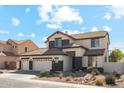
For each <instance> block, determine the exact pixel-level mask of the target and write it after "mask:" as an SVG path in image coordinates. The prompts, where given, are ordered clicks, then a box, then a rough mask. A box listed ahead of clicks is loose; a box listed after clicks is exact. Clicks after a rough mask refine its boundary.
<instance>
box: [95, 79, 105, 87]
mask: <svg viewBox="0 0 124 93" xmlns="http://www.w3.org/2000/svg"><path fill="white" fill-rule="evenodd" d="M103 83H104V81H103V80H100V79H98V80H96V81H95V85H97V86H103Z"/></svg>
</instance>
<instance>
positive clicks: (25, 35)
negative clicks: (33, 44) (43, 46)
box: [17, 33, 36, 37]
mask: <svg viewBox="0 0 124 93" xmlns="http://www.w3.org/2000/svg"><path fill="white" fill-rule="evenodd" d="M17 36H19V37H36V35H35V34H34V33H32V34H23V33H18V34H17Z"/></svg>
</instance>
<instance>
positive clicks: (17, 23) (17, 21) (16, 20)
mask: <svg viewBox="0 0 124 93" xmlns="http://www.w3.org/2000/svg"><path fill="white" fill-rule="evenodd" d="M12 24H13V25H14V26H18V25H19V24H20V21H19V19H17V18H12Z"/></svg>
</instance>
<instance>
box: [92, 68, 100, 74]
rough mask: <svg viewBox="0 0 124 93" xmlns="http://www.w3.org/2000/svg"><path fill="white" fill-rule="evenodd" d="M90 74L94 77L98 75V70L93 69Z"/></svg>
mask: <svg viewBox="0 0 124 93" xmlns="http://www.w3.org/2000/svg"><path fill="white" fill-rule="evenodd" d="M91 74H92V75H93V76H95V75H99V74H100V72H99V71H98V69H95V68H94V69H93V70H92V72H91Z"/></svg>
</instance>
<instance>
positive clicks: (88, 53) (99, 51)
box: [84, 49, 105, 56]
mask: <svg viewBox="0 0 124 93" xmlns="http://www.w3.org/2000/svg"><path fill="white" fill-rule="evenodd" d="M104 53H105V49H89V50H87V51H85V53H84V56H101V55H104Z"/></svg>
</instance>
